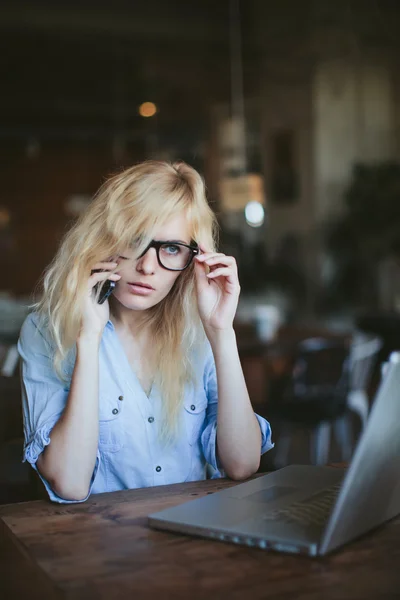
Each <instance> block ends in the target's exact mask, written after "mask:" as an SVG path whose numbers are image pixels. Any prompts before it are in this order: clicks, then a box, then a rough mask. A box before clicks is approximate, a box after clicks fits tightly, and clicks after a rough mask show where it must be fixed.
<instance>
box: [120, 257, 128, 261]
mask: <svg viewBox="0 0 400 600" xmlns="http://www.w3.org/2000/svg"><path fill="white" fill-rule="evenodd" d="M118 258H122V260H128V257H127V256H118Z"/></svg>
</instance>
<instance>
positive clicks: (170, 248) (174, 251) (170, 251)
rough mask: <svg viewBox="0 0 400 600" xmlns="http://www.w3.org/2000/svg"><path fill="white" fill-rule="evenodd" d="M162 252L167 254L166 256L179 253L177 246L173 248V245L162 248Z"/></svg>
mask: <svg viewBox="0 0 400 600" xmlns="http://www.w3.org/2000/svg"><path fill="white" fill-rule="evenodd" d="M163 250H164V251H165V252H167V253H168V254H178V253H179V252H180V251H181V249H180V248H179V246H174V245H170V246H163Z"/></svg>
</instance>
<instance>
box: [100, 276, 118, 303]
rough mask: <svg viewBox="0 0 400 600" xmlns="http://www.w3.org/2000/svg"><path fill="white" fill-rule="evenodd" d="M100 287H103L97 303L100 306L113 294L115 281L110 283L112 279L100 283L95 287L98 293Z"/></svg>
mask: <svg viewBox="0 0 400 600" xmlns="http://www.w3.org/2000/svg"><path fill="white" fill-rule="evenodd" d="M99 285H101V286H102V287H101V291H100V295H99V299H98V300H97V302H98V304H103V303H104V302H105V301H106V300H107V298H108V297H109V296H111V294H112V293H113V291H114V288H115V281H110V279H107V280H106V281H105V282H104V283H103V284H100V283H98V284H97V285H96V286H95V290H96V293H97V289H98V286H99Z"/></svg>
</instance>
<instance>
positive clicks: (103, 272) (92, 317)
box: [80, 262, 121, 336]
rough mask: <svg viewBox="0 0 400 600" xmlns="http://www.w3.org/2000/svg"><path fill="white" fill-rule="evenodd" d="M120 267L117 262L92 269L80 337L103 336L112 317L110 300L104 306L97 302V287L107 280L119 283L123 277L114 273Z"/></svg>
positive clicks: (102, 264)
mask: <svg viewBox="0 0 400 600" xmlns="http://www.w3.org/2000/svg"><path fill="white" fill-rule="evenodd" d="M117 266H118V263H116V262H99V263H97V264H95V265H94V266H93V267H92V274H91V275H90V277H89V279H88V287H87V295H86V296H85V300H84V306H83V311H82V325H81V331H80V336H82V335H94V336H101V334H102V333H103V329H104V327H105V325H106V323H107V321H108V319H109V316H110V308H109V304H108V300H106V301H105V302H104V303H103V304H98V302H97V301H96V290H95V289H94V287H95V285H97V284H98V283H99V284H100V285H102V284H103V283H104V282H105V281H106V280H107V279H110V280H111V281H119V279H121V275H118V274H117V273H113V272H112V271H113V270H114V269H115V268H116V267H117Z"/></svg>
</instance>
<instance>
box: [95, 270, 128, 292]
mask: <svg viewBox="0 0 400 600" xmlns="http://www.w3.org/2000/svg"><path fill="white" fill-rule="evenodd" d="M106 279H111V281H119V280H120V279H121V275H118V273H110V272H109V271H99V272H98V273H92V275H91V276H90V277H89V280H88V285H89V289H91V288H93V287H94V286H95V285H96V283H100V281H105V280H106Z"/></svg>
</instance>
